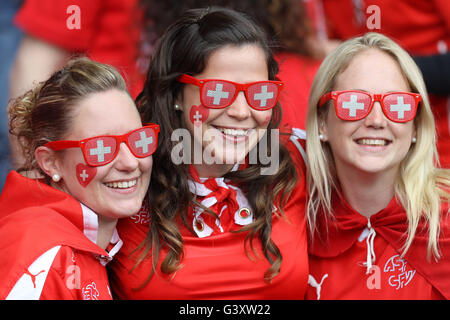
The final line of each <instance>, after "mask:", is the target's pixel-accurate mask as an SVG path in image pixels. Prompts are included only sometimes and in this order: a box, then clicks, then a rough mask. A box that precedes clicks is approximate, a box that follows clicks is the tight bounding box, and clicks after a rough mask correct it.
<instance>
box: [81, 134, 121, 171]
mask: <svg viewBox="0 0 450 320" xmlns="http://www.w3.org/2000/svg"><path fill="white" fill-rule="evenodd" d="M84 152H85V157H86V162H87V163H88V164H89V165H92V166H99V165H102V164H105V163H108V162H110V161H111V160H112V159H113V158H114V154H115V152H116V140H115V139H114V138H111V137H99V138H92V139H89V140H88V141H86V145H85V147H84Z"/></svg>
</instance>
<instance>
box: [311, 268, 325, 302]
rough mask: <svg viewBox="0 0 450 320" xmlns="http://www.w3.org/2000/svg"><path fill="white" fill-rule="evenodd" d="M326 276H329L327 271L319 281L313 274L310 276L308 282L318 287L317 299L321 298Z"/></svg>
mask: <svg viewBox="0 0 450 320" xmlns="http://www.w3.org/2000/svg"><path fill="white" fill-rule="evenodd" d="M326 278H328V273H326V274H325V275H324V276H323V277H322V280H320V282H319V283H317V281H316V279H314V277H313V276H312V275H309V276H308V284H309V285H310V286H311V287H313V288H316V294H317V300H320V291H321V290H322V283H323V281H324V280H325V279H326Z"/></svg>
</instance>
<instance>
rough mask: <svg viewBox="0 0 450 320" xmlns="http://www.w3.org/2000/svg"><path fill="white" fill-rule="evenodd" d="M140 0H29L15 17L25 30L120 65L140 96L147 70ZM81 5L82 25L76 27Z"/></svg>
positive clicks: (131, 87) (59, 44)
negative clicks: (142, 63) (141, 51)
mask: <svg viewBox="0 0 450 320" xmlns="http://www.w3.org/2000/svg"><path fill="white" fill-rule="evenodd" d="M137 3H138V1H137V0H126V1H124V0H108V1H101V0H75V1H74V0H58V1H54V0H26V1H24V4H23V6H22V8H21V9H20V10H19V12H18V14H17V15H16V17H15V22H16V24H17V25H18V27H19V28H21V29H22V30H23V31H24V32H25V33H27V34H30V35H32V36H34V37H37V38H39V39H41V40H42V41H45V42H48V43H51V44H53V45H55V46H58V47H61V48H63V49H66V50H67V51H69V52H83V53H86V54H87V56H88V57H90V58H91V59H93V60H95V61H99V62H102V63H107V64H110V65H112V66H114V67H116V68H117V69H118V70H119V71H120V72H121V73H122V75H123V76H124V78H125V80H126V81H127V84H128V87H129V91H130V94H131V95H132V97H136V96H137V94H139V92H140V91H141V89H142V87H143V81H144V78H145V72H146V70H143V71H141V70H139V68H138V66H137V61H138V56H139V41H140V28H139V25H138V23H137V21H139V16H140V12H138V10H137V9H138V7H137ZM72 5H76V6H78V7H79V22H80V28H79V29H77V28H74V26H73V24H74V21H75V20H74V19H76V18H77V16H76V15H77V14H78V13H77V11H73V10H72V9H71V8H70V6H72Z"/></svg>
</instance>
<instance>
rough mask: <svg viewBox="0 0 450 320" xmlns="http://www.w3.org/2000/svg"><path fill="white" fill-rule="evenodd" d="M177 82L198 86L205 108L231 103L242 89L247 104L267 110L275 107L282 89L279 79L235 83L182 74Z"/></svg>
mask: <svg viewBox="0 0 450 320" xmlns="http://www.w3.org/2000/svg"><path fill="white" fill-rule="evenodd" d="M177 80H178V81H179V82H182V83H186V84H193V85H195V86H197V87H199V88H200V101H201V103H202V104H203V105H204V106H205V107H207V108H213V109H222V108H226V107H228V106H229V105H231V104H232V103H233V101H234V100H235V99H236V97H237V95H238V93H239V92H240V91H244V93H245V98H246V99H247V102H248V104H249V105H250V107H252V108H253V109H255V110H259V111H261V110H269V109H272V108H273V107H275V105H276V104H277V101H278V96H279V95H280V91H281V89H283V82H281V81H270V80H268V81H257V82H250V83H245V84H242V83H236V82H232V81H227V80H219V79H197V78H194V77H191V76H189V75H187V74H183V75H181V76H180V77H178V79H177Z"/></svg>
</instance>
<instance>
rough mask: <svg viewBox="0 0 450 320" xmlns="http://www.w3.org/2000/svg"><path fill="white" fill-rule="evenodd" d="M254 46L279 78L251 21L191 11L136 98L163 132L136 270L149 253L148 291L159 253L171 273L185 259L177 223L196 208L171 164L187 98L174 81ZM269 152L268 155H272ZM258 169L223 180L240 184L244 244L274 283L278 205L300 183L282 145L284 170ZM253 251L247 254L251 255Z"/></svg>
mask: <svg viewBox="0 0 450 320" xmlns="http://www.w3.org/2000/svg"><path fill="white" fill-rule="evenodd" d="M243 44H256V45H258V46H260V47H261V48H262V49H263V50H264V52H265V53H266V58H267V65H268V70H269V79H272V80H273V79H275V76H276V74H277V72H278V65H277V63H276V62H275V60H274V58H273V56H272V53H271V50H270V48H269V46H268V44H267V40H266V38H265V35H264V33H263V31H262V30H261V29H259V28H258V27H257V26H256V25H255V24H254V23H253V22H252V21H251V20H250V19H249V18H247V17H246V16H244V15H242V14H239V13H237V12H235V11H232V10H229V9H223V8H209V9H194V10H189V11H187V12H186V13H185V15H184V16H183V17H182V18H181V19H179V20H178V21H177V22H175V23H174V24H173V25H172V26H171V27H169V29H168V30H167V31H166V33H165V35H164V36H163V37H162V38H161V40H160V42H159V45H158V46H157V48H156V51H155V53H154V56H153V59H152V61H151V64H150V68H149V71H148V74H147V80H146V83H145V86H144V90H143V92H142V93H141V94H140V95H139V97H138V99H137V104H138V107H139V108H140V110H141V113H142V117H143V121H144V122H155V123H158V124H159V125H160V127H161V131H160V140H159V146H158V152H157V153H156V154H155V155H154V161H153V163H154V164H153V171H152V180H151V181H152V182H151V184H150V188H149V191H148V195H149V201H150V204H151V218H150V220H151V222H150V229H149V232H148V234H147V237H146V239H145V241H144V242H143V243H141V245H140V246H139V247H138V248H137V249H136V251H141V253H140V255H139V257H138V261H137V264H136V266H137V265H138V264H139V263H140V262H141V261H142V260H143V259H144V258H145V257H146V256H147V255H148V254H149V252H150V251H151V256H152V263H153V269H152V272H151V273H150V274H149V277H148V278H147V281H146V282H145V283H144V284H143V285H142V286H144V285H145V284H146V283H147V282H148V281H149V280H150V278H151V276H152V274H153V272H155V271H156V265H157V263H158V260H159V255H160V250H161V248H162V247H163V246H165V247H166V248H168V253H167V255H166V256H165V257H164V259H163V261H162V264H161V271H162V272H163V273H166V274H170V273H173V272H175V271H176V270H178V269H179V268H180V267H181V262H182V260H183V238H182V236H181V234H180V231H179V229H178V226H177V222H176V221H180V219H181V221H182V223H184V225H186V227H187V228H188V229H189V230H192V228H191V227H190V226H188V224H187V213H188V211H189V210H188V209H189V207H190V206H192V207H193V206H196V205H197V206H198V205H199V203H198V202H197V201H195V200H194V198H193V194H191V192H190V191H189V186H188V179H189V174H188V165H183V164H182V165H176V164H174V163H173V162H172V160H171V151H172V148H173V147H174V146H175V143H174V142H172V141H171V136H172V133H173V131H174V130H175V129H178V128H185V125H184V123H183V120H182V115H181V113H180V111H175V109H174V104H175V100H176V99H177V98H178V97H179V96H180V95H181V94H182V89H183V85H182V84H181V83H179V82H177V81H176V78H177V77H178V76H179V75H181V74H183V73H187V74H191V75H195V74H198V73H201V72H202V70H203V69H204V68H205V65H206V61H207V59H208V57H209V56H210V54H211V53H212V52H213V51H214V50H217V49H218V48H221V47H223V46H225V45H235V46H240V45H243ZM280 119H281V107H280V106H279V105H277V106H276V107H275V108H274V112H273V115H272V119H271V121H270V123H269V125H268V130H267V132H268V133H267V134H268V141H270V134H271V130H270V129H274V128H277V126H278V124H279V122H280ZM269 152H270V151H269ZM263 167H264V166H263V165H262V164H261V163H259V162H258V163H257V164H251V165H249V166H248V168H246V169H244V170H239V171H235V172H229V173H227V174H226V175H225V178H228V179H231V180H232V181H233V182H235V183H237V184H239V185H240V186H242V189H243V191H244V193H245V194H246V196H247V198H248V200H249V203H250V205H251V207H252V209H253V212H254V217H255V221H254V222H253V223H251V224H250V225H248V226H247V227H245V228H243V229H241V230H240V231H248V234H247V237H246V241H245V243H244V246H245V247H246V250H247V249H248V246H250V248H251V249H253V246H252V242H253V240H254V239H255V238H259V240H260V241H261V243H262V247H263V253H264V256H265V257H266V259H267V260H268V261H269V262H270V264H271V267H270V269H269V270H267V272H266V273H265V279H266V280H268V281H269V280H270V279H272V278H273V277H274V276H276V275H277V274H278V273H279V271H280V265H281V261H282V256H281V253H280V251H279V249H278V247H277V245H276V244H275V243H274V242H273V241H272V239H271V231H272V210H273V205H274V204H276V205H277V207H278V208H280V209H281V210H280V211H281V212H282V208H283V204H284V203H285V201H286V200H287V198H288V196H289V193H290V192H291V190H292V189H293V187H294V185H295V184H296V181H297V175H296V169H295V167H294V166H293V162H292V160H291V158H290V155H289V153H288V151H287V150H286V149H285V148H284V147H283V146H282V145H280V146H279V170H278V171H277V172H276V174H274V175H261V173H260V171H261V168H263ZM247 252H249V251H247Z"/></svg>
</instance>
